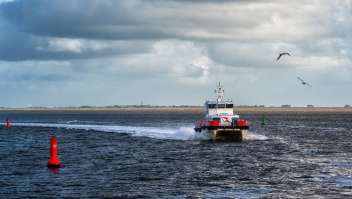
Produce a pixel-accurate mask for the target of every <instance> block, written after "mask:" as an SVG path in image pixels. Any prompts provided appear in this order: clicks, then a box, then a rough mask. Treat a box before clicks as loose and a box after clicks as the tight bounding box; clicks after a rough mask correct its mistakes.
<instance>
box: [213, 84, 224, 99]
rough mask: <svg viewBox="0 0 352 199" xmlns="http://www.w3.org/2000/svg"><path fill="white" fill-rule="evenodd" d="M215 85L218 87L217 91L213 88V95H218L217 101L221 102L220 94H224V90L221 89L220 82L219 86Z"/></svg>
mask: <svg viewBox="0 0 352 199" xmlns="http://www.w3.org/2000/svg"><path fill="white" fill-rule="evenodd" d="M217 87H218V88H219V91H217V90H215V95H217V96H218V102H221V101H222V99H221V96H222V95H225V90H222V91H221V87H222V86H220V82H219V86H217Z"/></svg>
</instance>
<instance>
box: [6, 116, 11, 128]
mask: <svg viewBox="0 0 352 199" xmlns="http://www.w3.org/2000/svg"><path fill="white" fill-rule="evenodd" d="M10 127H11V126H10V119H9V118H7V126H6V128H10Z"/></svg>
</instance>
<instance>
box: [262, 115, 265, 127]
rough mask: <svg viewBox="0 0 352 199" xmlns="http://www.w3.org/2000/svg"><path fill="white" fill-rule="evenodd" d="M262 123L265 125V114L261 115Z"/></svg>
mask: <svg viewBox="0 0 352 199" xmlns="http://www.w3.org/2000/svg"><path fill="white" fill-rule="evenodd" d="M262 125H265V116H263V122H262Z"/></svg>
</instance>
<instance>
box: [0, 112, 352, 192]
mask: <svg viewBox="0 0 352 199" xmlns="http://www.w3.org/2000/svg"><path fill="white" fill-rule="evenodd" d="M240 116H241V117H242V118H243V119H246V120H247V121H248V124H249V128H250V129H249V131H248V133H247V135H246V138H245V141H243V142H214V141H211V140H209V139H207V138H206V137H205V136H204V132H202V133H199V132H197V133H195V132H194V130H193V128H194V123H195V122H197V121H201V120H202V118H203V117H204V115H203V114H194V113H192V114H191V113H189V112H182V111H181V112H162V111H158V112H154V113H143V112H141V113H139V112H133V113H121V112H111V111H107V112H104V111H100V112H94V111H92V112H89V113H88V114H87V113H86V112H84V111H80V112H57V111H53V112H51V111H45V112H35V111H29V112H11V111H7V112H6V111H5V112H0V119H1V121H4V122H3V123H0V125H1V126H2V127H1V128H0V176H1V177H0V197H1V198H29V197H74V198H104V197H108V198H262V197H263V198H267V197H279V198H286V197H311V198H317V197H323V198H330V197H333V198H341V197H351V196H352V191H351V190H352V170H351V169H352V157H351V156H352V147H351V143H352V135H351V133H352V124H351V121H352V120H351V119H352V115H347V114H306V115H301V114H268V115H265V118H266V124H267V125H261V123H262V117H263V115H258V114H243V115H240ZM6 118H10V122H11V128H9V129H7V128H6V123H5V122H6ZM53 135H55V136H56V137H57V139H58V159H59V160H60V162H61V168H59V169H50V168H47V166H46V163H47V161H48V160H49V158H50V137H51V136H53Z"/></svg>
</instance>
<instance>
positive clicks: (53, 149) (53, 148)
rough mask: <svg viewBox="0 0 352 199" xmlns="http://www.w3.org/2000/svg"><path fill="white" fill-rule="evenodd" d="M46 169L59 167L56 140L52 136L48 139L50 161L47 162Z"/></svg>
mask: <svg viewBox="0 0 352 199" xmlns="http://www.w3.org/2000/svg"><path fill="white" fill-rule="evenodd" d="M48 167H51V168H55V167H60V161H59V159H57V138H56V137H55V136H54V135H53V137H51V138H50V160H49V161H48Z"/></svg>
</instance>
